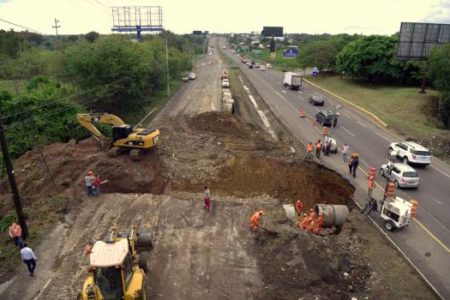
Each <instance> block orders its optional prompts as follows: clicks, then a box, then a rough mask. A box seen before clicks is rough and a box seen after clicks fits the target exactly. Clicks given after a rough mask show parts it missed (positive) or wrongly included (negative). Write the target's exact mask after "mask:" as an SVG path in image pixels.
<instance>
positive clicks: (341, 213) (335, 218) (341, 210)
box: [314, 204, 350, 228]
mask: <svg viewBox="0 0 450 300" xmlns="http://www.w3.org/2000/svg"><path fill="white" fill-rule="evenodd" d="M314 212H315V213H316V215H319V213H323V226H322V227H323V228H330V227H333V226H336V227H340V226H342V225H344V223H345V221H346V220H347V217H348V215H349V213H350V211H349V210H348V207H347V205H332V204H316V205H314Z"/></svg>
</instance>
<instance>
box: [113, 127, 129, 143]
mask: <svg viewBox="0 0 450 300" xmlns="http://www.w3.org/2000/svg"><path fill="white" fill-rule="evenodd" d="M112 129H113V130H112V137H113V142H115V141H118V140H121V139H126V138H128V136H129V135H130V134H132V133H133V127H131V125H129V124H124V125H120V126H113V128H112Z"/></svg>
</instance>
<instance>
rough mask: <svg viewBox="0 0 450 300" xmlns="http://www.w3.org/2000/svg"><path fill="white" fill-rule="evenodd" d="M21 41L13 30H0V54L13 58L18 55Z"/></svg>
mask: <svg viewBox="0 0 450 300" xmlns="http://www.w3.org/2000/svg"><path fill="white" fill-rule="evenodd" d="M20 47H21V40H20V37H19V35H18V33H17V32H14V31H13V30H10V31H4V30H0V53H3V54H5V55H7V56H9V57H12V58H15V57H17V55H18V54H19V51H20Z"/></svg>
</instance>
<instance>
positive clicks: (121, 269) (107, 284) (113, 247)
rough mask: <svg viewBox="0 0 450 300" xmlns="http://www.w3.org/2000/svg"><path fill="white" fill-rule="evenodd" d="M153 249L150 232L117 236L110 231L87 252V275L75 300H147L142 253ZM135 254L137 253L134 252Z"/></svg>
mask: <svg viewBox="0 0 450 300" xmlns="http://www.w3.org/2000/svg"><path fill="white" fill-rule="evenodd" d="M152 248H153V243H152V239H151V233H150V232H139V233H138V232H137V231H136V227H133V228H132V230H131V231H130V232H129V233H122V234H119V233H117V232H116V230H115V229H113V230H112V232H111V234H110V236H109V237H108V238H107V240H106V241H96V242H95V243H94V246H93V247H92V249H90V250H89V252H88V253H89V261H90V264H89V276H88V278H87V279H86V280H85V281H84V284H83V288H82V290H81V292H80V293H79V294H78V298H77V300H145V299H147V288H146V277H147V276H146V273H147V259H146V256H144V254H145V253H142V252H145V251H149V250H151V249H152ZM138 251H139V253H138Z"/></svg>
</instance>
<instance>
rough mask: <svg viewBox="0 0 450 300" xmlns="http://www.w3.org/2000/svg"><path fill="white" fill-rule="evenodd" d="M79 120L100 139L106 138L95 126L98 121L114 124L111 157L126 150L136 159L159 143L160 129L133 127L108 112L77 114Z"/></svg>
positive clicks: (109, 152)
mask: <svg viewBox="0 0 450 300" xmlns="http://www.w3.org/2000/svg"><path fill="white" fill-rule="evenodd" d="M77 121H78V123H80V125H81V126H83V127H85V128H86V129H87V130H89V131H90V132H91V133H92V134H93V135H94V136H95V137H96V138H97V139H98V140H100V141H101V140H102V139H103V140H104V139H105V137H104V136H103V134H102V133H101V132H100V131H99V130H98V128H97V127H95V124H96V123H101V124H109V125H112V126H113V127H112V142H111V144H110V149H109V150H108V154H109V155H110V156H111V157H115V156H117V155H119V154H120V153H121V152H124V151H126V150H129V151H130V156H131V158H132V159H134V160H139V159H140V158H141V157H142V155H141V154H142V152H143V151H145V150H150V149H152V148H153V147H155V146H156V145H157V144H158V141H159V135H160V132H159V129H153V128H148V129H146V128H140V127H136V128H133V127H132V126H131V125H129V124H125V122H124V121H122V119H121V118H119V117H118V116H116V115H112V114H108V113H90V114H77Z"/></svg>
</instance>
